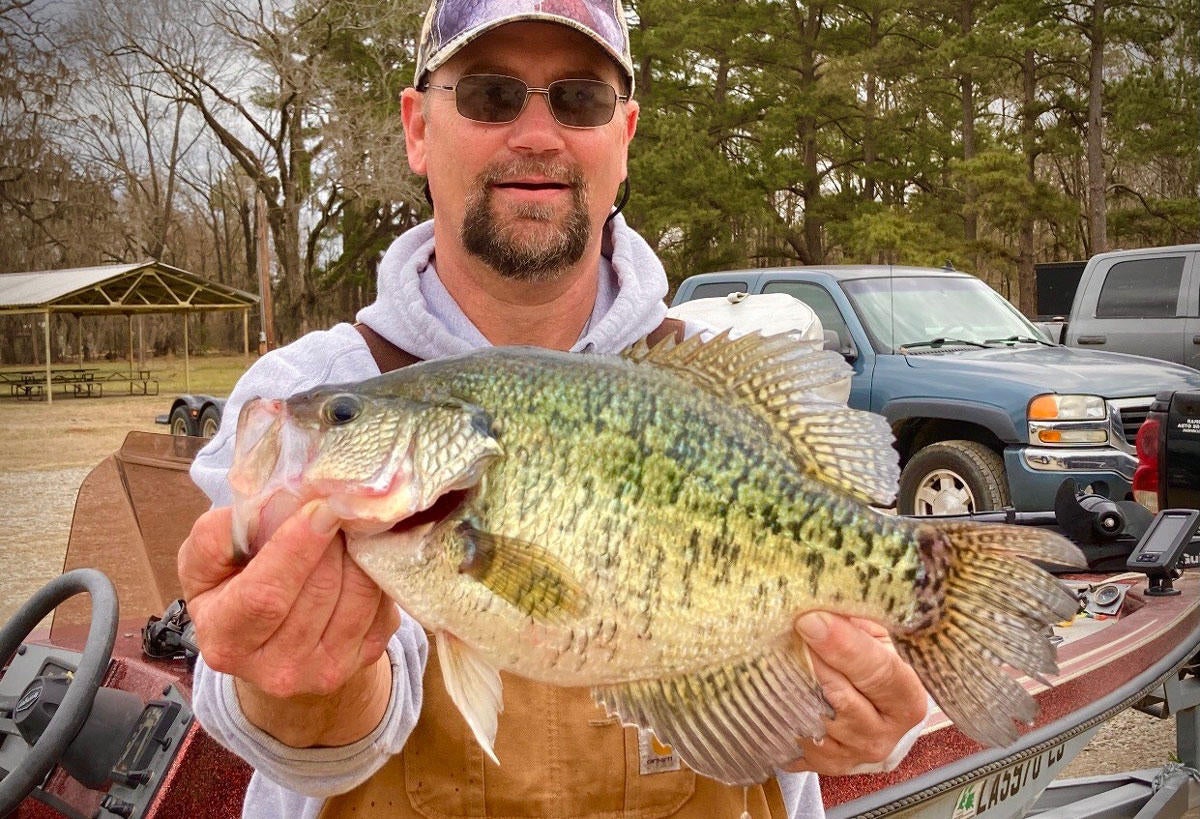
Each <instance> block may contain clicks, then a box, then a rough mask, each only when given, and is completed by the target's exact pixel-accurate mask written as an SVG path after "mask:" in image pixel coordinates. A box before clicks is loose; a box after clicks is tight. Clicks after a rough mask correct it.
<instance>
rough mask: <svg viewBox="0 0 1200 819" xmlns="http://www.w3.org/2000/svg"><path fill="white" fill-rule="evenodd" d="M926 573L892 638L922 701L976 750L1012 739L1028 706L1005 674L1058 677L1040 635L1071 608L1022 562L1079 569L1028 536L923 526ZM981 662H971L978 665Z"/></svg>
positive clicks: (1070, 549) (1032, 706) (1065, 595)
mask: <svg viewBox="0 0 1200 819" xmlns="http://www.w3.org/2000/svg"><path fill="white" fill-rule="evenodd" d="M915 534H916V537H917V541H918V544H919V545H918V548H919V550H920V553H921V557H922V560H923V562H924V566H925V573H924V575H923V576H922V578H921V580H920V582H919V584H918V590H917V600H918V605H917V611H916V614H915V616H914V618H913V622H911V623H909V624H908V626H907V627H906V629H905V631H904V632H903V633H900V634H896V635H894V639H895V642H896V646H897V650H898V651H900V653H901V655H902V656H903V657H904V658H905V659H906V660H907V661H908V662H909V664H910V665H912V667H913V669H914V670H915V671H916V672H917V674H918V675H919V676H920V678H921V681H922V682H923V683H924V684H925V688H926V690H927V691H929V693H930V695H931V696H932V697H933V699H934V700H935V701H936V702H937V704H938V705H939V706H941V708H942V710H943V711H944V712H945V713H946V715H947V716H948V717H950V719H952V720H953V721H954V723H955V725H956V726H958V728H959V730H961V731H962V732H963V733H964V734H966V735H967V736H970V737H971V738H972V739H975V740H977V741H979V742H981V743H984V744H985V745H1006V744H1008V743H1010V742H1012V741H1013V740H1015V739H1016V738H1017V729H1016V727H1015V726H1014V725H1013V720H1019V721H1021V722H1023V723H1026V724H1030V723H1032V721H1033V718H1034V717H1035V716H1036V715H1037V705H1036V703H1035V702H1034V700H1033V698H1032V697H1031V696H1030V695H1029V693H1028V692H1027V691H1026V690H1025V689H1024V688H1023V687H1022V686H1021V685H1020V684H1019V683H1018V682H1017V681H1016V680H1014V679H1013V678H1012V677H1010V676H1009V675H1008V674H1006V673H1001V671H1000V667H1001V666H1004V665H1007V666H1010V667H1011V668H1014V669H1017V670H1018V671H1022V672H1025V673H1026V674H1028V675H1030V676H1031V677H1034V678H1035V679H1038V680H1041V681H1042V682H1045V681H1046V680H1045V676H1044V675H1046V674H1054V673H1056V672H1057V671H1058V663H1057V660H1056V658H1055V650H1054V646H1053V645H1052V644H1051V642H1050V640H1049V639H1048V637H1049V628H1050V626H1051V625H1053V624H1054V623H1058V622H1062V621H1063V620H1067V619H1070V618H1071V617H1072V616H1073V615H1074V614H1075V613H1076V612H1077V611H1078V610H1079V602H1078V600H1077V599H1076V598H1075V597H1074V596H1073V595H1072V594H1071V593H1069V592H1068V591H1067V590H1066V589H1064V588H1063V586H1062V585H1061V584H1060V583H1059V582H1058V581H1057V580H1056V579H1055V578H1054V577H1053V576H1052V575H1050V574H1049V573H1048V572H1046V571H1044V570H1043V569H1041V568H1039V567H1038V566H1036V565H1034V564H1033V563H1032V562H1031V561H1033V560H1038V561H1042V562H1044V563H1049V564H1055V565H1060V566H1071V567H1082V566H1086V565H1087V563H1086V560H1085V559H1084V557H1083V554H1082V553H1081V552H1080V551H1079V549H1078V548H1076V547H1075V545H1074V544H1072V543H1071V542H1070V541H1068V540H1067V539H1066V538H1063V537H1061V536H1059V535H1056V534H1054V533H1052V532H1048V531H1046V530H1044V529H1037V528H1034V527H1020V526H1003V525H987V524H972V523H952V524H932V523H922V524H919V525H918V526H917V528H916V532H915ZM981 656H982V657H986V658H987V659H988V660H990V662H984V663H981V662H979V657H981Z"/></svg>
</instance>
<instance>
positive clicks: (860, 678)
mask: <svg viewBox="0 0 1200 819" xmlns="http://www.w3.org/2000/svg"><path fill="white" fill-rule="evenodd" d="M796 628H797V630H798V631H799V632H800V635H801V636H802V637H803V638H804V641H805V642H806V643H808V646H809V648H810V649H811V650H812V651H813V652H814V653H815V654H817V655H818V656H819V657H820V658H821V660H822V662H824V663H825V664H826V665H827V666H829V667H830V668H831V669H832V670H833V671H835V672H837V676H838V677H840V678H842V680H843V681H850V682H852V684H853V687H854V689H856V690H857V691H858V692H859V693H860V694H862V695H863V696H864V697H866V698H867V699H868V700H870V701H871V702H873V703H876V705H877V706H878V707H879V708H880V710H881V711H885V710H886V709H887V706H888V705H889V704H890V703H893V702H895V703H901V704H904V705H906V704H907V703H908V701H909V700H910V699H911V698H913V697H917V696H918V693H919V692H920V691H921V690H922V686H921V681H920V680H919V679H918V678H917V675H916V672H914V671H913V670H912V669H911V668H909V666H908V665H907V664H906V663H904V662H900V661H898V657H897V656H896V654H895V652H894V651H893V650H892V648H891V647H890V646H889V645H888V644H887V643H886V642H882V641H881V640H880V639H879V638H878V637H876V636H874V635H872V634H870V633H868V632H866V631H864V630H863V629H861V628H859V627H858V626H857V625H855V624H854V623H851V622H850V621H848V620H846V619H844V618H841V617H835V616H833V615H830V614H828V613H826V612H820V611H818V612H808V613H806V614H804V615H802V616H801V617H800V618H799V619H798V620H797V623H796ZM821 682H822V684H824V685H826V686H828V682H827V681H825V680H821ZM827 693H832V692H828V691H827Z"/></svg>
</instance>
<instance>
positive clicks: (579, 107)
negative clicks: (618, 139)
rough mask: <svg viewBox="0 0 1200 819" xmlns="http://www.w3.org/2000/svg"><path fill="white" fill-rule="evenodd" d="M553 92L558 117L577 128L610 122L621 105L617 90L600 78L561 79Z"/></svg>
mask: <svg viewBox="0 0 1200 819" xmlns="http://www.w3.org/2000/svg"><path fill="white" fill-rule="evenodd" d="M549 92H550V110H551V111H553V112H554V118H555V119H557V120H558V121H559V122H561V123H562V124H563V125H570V126H572V127H575V128H595V127H597V126H600V125H606V124H607V123H609V122H610V121H611V120H612V118H613V112H614V111H615V110H616V108H617V92H616V89H614V88H613V87H612V86H611V85H609V84H608V83H606V82H600V81H599V80H557V81H555V82H552V83H550V88H549Z"/></svg>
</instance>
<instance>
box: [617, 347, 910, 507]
mask: <svg viewBox="0 0 1200 819" xmlns="http://www.w3.org/2000/svg"><path fill="white" fill-rule="evenodd" d="M624 355H625V357H626V358H628V359H630V360H632V361H635V362H638V363H641V364H650V365H654V366H658V367H664V368H667V369H670V370H673V371H675V372H676V373H678V374H679V375H680V376H681V377H683V378H685V379H687V380H688V381H690V382H691V383H693V384H695V385H696V386H697V387H699V388H701V389H703V390H705V391H706V392H708V393H710V394H712V395H715V396H717V397H719V398H722V399H728V400H734V401H737V402H739V403H740V404H741V405H742V406H745V407H747V408H749V409H751V410H752V411H753V412H755V413H756V414H757V415H758V416H759V417H760V418H762V419H764V420H765V421H766V422H767V423H768V424H770V425H771V426H772V427H774V428H775V429H776V430H778V431H779V432H781V433H782V434H783V435H784V436H785V437H786V438H787V440H788V441H789V442H790V443H791V445H792V449H793V451H794V452H795V454H796V456H797V458H799V459H800V461H801V462H802V463H803V464H804V465H805V471H806V472H807V473H809V474H811V475H813V476H814V477H816V478H818V479H820V480H822V481H824V482H825V483H827V484H829V485H832V486H836V487H837V488H839V489H841V490H842V491H844V492H848V493H849V494H851V495H853V496H854V497H856V498H858V499H859V500H862V501H865V502H867V503H872V504H876V505H880V506H887V505H890V504H891V502H892V500H893V499H894V498H895V494H896V482H897V481H898V480H899V478H900V467H899V454H898V453H897V452H896V450H895V449H894V448H893V447H892V430H891V427H890V426H889V425H888V423H887V421H886V420H885V419H884V418H883V417H882V416H879V415H876V414H874V413H869V412H862V411H860V410H854V409H850V408H849V407H846V406H844V405H842V404H840V403H837V402H834V401H831V400H828V399H827V398H823V397H821V395H820V391H821V390H822V389H826V388H831V387H833V386H834V385H836V384H837V383H838V382H840V381H842V380H843V379H846V378H848V377H849V375H850V369H849V367H848V366H847V365H846V361H845V359H843V358H842V356H841V355H839V354H838V353H835V352H832V351H829V350H816V349H813V345H812V344H806V343H803V342H798V341H796V340H794V339H792V338H790V337H789V336H787V335H786V334H780V335H774V336H762V335H759V334H758V333H749V334H747V335H743V336H739V337H737V338H733V337H731V336H730V334H729V331H725V332H723V333H720V334H719V335H717V336H715V337H714V338H712V339H710V340H708V341H704V340H702V339H701V338H700V336H698V335H693V336H690V337H688V338H686V339H684V340H683V341H681V342H678V343H675V342H674V340H673V339H671V338H668V339H667V340H665V341H662V342H660V343H658V344H656V345H654V346H653V347H651V346H650V345H648V344H646V343H645V342H644V341H642V342H638V343H636V344H634V345H633V346H631V347H630V348H628V349H627V350H626V351H625V353H624Z"/></svg>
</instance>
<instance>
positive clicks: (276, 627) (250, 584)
mask: <svg viewBox="0 0 1200 819" xmlns="http://www.w3.org/2000/svg"><path fill="white" fill-rule="evenodd" d="M231 531H232V530H231V510H230V509H229V508H218V509H213V510H210V511H209V512H206V513H205V514H204V515H201V516H200V518H199V519H198V520H197V521H196V523H195V525H194V526H193V527H192V532H191V534H190V535H189V536H188V539H187V540H186V541H184V543H183V546H182V547H180V550H179V557H178V568H179V579H180V582H181V583H182V585H183V594H184V597H185V599H186V600H187V604H188V612H189V613H190V614H191V616H192V621H193V623H195V626H196V640H197V642H198V643H199V645H200V651H201V654H203V656H204V661H205V663H207V664H208V666H209V667H210V668H212V669H214V670H216V671H222V672H225V673H226V674H230V675H232V676H233V677H235V678H236V682H235V684H236V689H237V693H238V700H239V702H240V704H241V706H242V710H243V711H244V712H245V714H246V717H247V718H248V719H249V720H250V721H251V722H252V723H254V724H255V725H257V726H258V727H260V728H262V729H263V730H264V731H266V732H267V733H269V734H271V735H272V736H274V737H275V738H276V739H279V740H280V741H281V742H284V743H285V744H288V745H292V746H294V747H308V746H312V745H345V744H348V743H350V742H353V741H355V740H357V739H359V738H361V737H363V736H365V735H366V734H368V733H370V731H371V730H372V729H374V728H375V726H376V725H378V724H379V721H380V720H381V719H382V717H383V714H384V712H385V711H386V709H387V704H388V700H389V698H390V695H391V666H390V663H389V661H388V658H387V656H386V654H385V653H384V652H385V650H386V648H387V642H388V639H389V638H390V637H391V635H392V633H393V632H395V630H396V629H397V628H398V627H399V624H400V614H399V610H398V609H397V608H396V606H395V604H394V603H393V602H392V601H391V600H390V599H388V598H387V596H386V595H384V594H383V592H382V591H381V590H380V589H379V587H378V586H377V585H375V583H374V582H373V581H372V580H371V579H370V578H369V577H368V576H367V575H366V574H365V573H364V572H363V571H362V570H361V569H360V568H358V566H357V565H355V564H354V562H353V561H351V560H350V557H349V555H347V554H346V549H345V546H344V544H343V541H342V537H341V535H340V534H339V533H338V520H337V518H336V517H335V516H334V515H333V514H332V513H331V512H330V511H329V509H328V507H326V506H325V505H324V504H322V503H320V502H316V501H314V502H312V503H310V504H308V505H307V506H305V507H304V508H303V509H301V510H300V511H299V512H297V513H296V514H294V515H292V516H291V517H290V518H288V519H287V520H286V521H284V523H283V524H282V525H281V526H280V527H279V529H278V530H276V532H275V534H274V535H272V537H271V539H270V540H269V541H268V542H267V543H266V544H264V545H263V546H262V548H261V549H260V550H259V552H258V553H257V554H256V555H255V556H254V559H253V560H251V561H250V562H249V563H247V564H246V565H244V566H242V565H238V564H237V563H236V562H235V560H234V550H233V545H232V539H231Z"/></svg>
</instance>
